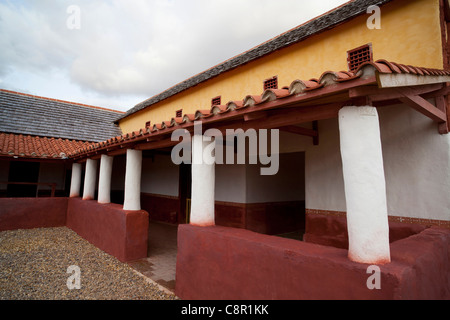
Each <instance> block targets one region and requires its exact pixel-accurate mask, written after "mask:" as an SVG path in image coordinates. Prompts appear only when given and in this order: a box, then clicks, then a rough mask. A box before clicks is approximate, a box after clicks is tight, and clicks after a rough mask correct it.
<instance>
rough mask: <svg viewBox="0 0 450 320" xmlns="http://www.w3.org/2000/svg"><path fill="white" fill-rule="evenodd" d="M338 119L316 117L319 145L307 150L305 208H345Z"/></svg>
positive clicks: (336, 209)
mask: <svg viewBox="0 0 450 320" xmlns="http://www.w3.org/2000/svg"><path fill="white" fill-rule="evenodd" d="M339 144H340V142H339V125H338V119H337V118H336V119H330V120H325V121H319V145H317V146H310V147H309V148H308V149H307V150H306V159H305V184H306V187H305V195H306V199H305V203H306V208H308V209H320V210H334V211H345V210H346V205H345V193H344V177H343V174H342V160H341V153H340V147H339Z"/></svg>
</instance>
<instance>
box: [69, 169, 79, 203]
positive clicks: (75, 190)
mask: <svg viewBox="0 0 450 320" xmlns="http://www.w3.org/2000/svg"><path fill="white" fill-rule="evenodd" d="M80 189H81V163H73V164H72V179H71V181H70V197H71V198H75V197H79V196H80Z"/></svg>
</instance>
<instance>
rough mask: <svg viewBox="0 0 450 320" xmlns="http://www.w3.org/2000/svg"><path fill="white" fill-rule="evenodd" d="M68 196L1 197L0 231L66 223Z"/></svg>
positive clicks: (56, 225) (55, 225) (47, 226)
mask: <svg viewBox="0 0 450 320" xmlns="http://www.w3.org/2000/svg"><path fill="white" fill-rule="evenodd" d="M67 200H68V199H67V198H1V199H0V231H5V230H15V229H32V228H50V227H62V226H65V225H66V212H67Z"/></svg>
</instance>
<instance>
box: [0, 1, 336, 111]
mask: <svg viewBox="0 0 450 320" xmlns="http://www.w3.org/2000/svg"><path fill="white" fill-rule="evenodd" d="M343 2H345V1H344V0H330V1H314V2H311V1H303V0H280V1H273V0H150V1H149V0H133V1H130V0H111V1H90V0H78V1H77V0H64V1H61V0H60V1H54V0H39V1H31V0H30V1H4V2H1V3H0V47H1V48H2V50H0V80H1V81H2V82H0V83H2V86H3V85H9V86H10V87H15V88H19V87H21V83H20V81H21V80H20V79H21V78H20V77H21V76H22V77H23V76H26V75H27V74H28V75H30V77H29V78H32V79H36V82H41V81H47V82H48V83H49V84H54V83H56V82H59V84H60V85H59V86H58V87H61V86H62V84H61V83H64V84H65V85H67V86H71V89H66V90H59V92H66V94H67V92H73V95H74V97H75V98H79V99H78V100H80V99H81V100H82V101H79V102H83V103H90V102H89V101H86V99H91V100H92V101H103V102H104V103H106V104H107V105H104V106H108V105H110V106H111V107H115V106H117V105H122V104H121V102H122V101H123V102H125V103H130V102H129V101H136V99H145V98H148V97H150V96H152V95H154V94H157V93H159V92H161V91H163V90H165V89H167V88H168V87H170V86H172V85H174V84H176V83H178V82H180V81H183V80H184V79H186V78H188V77H190V76H192V75H195V74H197V73H199V72H202V71H204V70H206V69H207V68H209V67H211V66H213V65H215V64H217V63H220V62H222V61H224V60H226V59H228V58H231V57H232V56H234V55H237V54H239V53H241V52H243V51H246V50H248V49H250V48H252V47H253V46H255V45H258V44H260V43H262V42H264V41H266V40H269V39H270V38H272V37H274V36H276V35H278V34H280V33H283V32H285V31H287V30H288V29H291V28H293V27H295V26H297V25H299V24H301V23H303V22H305V21H306V20H309V19H311V18H313V17H315V16H317V15H319V14H322V13H323V12H325V11H326V10H329V9H331V8H333V7H336V6H338V5H340V4H342V3H343ZM69 5H77V6H79V7H80V9H81V29H79V30H70V29H68V28H67V26H66V20H67V19H68V17H69V14H68V13H67V12H66V10H67V7H68V6H69ZM55 72H57V73H58V76H56V75H55ZM14 73H15V75H14ZM31 75H32V76H31ZM64 77H66V78H67V80H66V81H62V80H61V79H62V78H64ZM22 84H23V89H22V90H21V91H32V92H34V91H35V90H36V89H35V88H38V87H42V86H43V84H42V83H39V84H35V88H33V82H31V81H29V80H28V81H25V80H24V79H23V80H22ZM50 90H51V86H50V89H48V93H49V94H48V95H49V96H52V97H56V96H55V95H56V94H60V93H58V92H54V93H53V94H52V92H51V91H50ZM36 94H40V95H43V94H42V93H39V92H36ZM94 97H95V98H94ZM58 98H64V97H58ZM69 98H70V97H66V98H65V99H69ZM108 99H109V100H108ZM121 99H127V100H121ZM72 100H73V99H72ZM108 101H109V102H108ZM138 101H140V100H138ZM138 101H136V103H137V102H138ZM131 107H133V105H126V106H124V107H121V108H122V109H129V108H131Z"/></svg>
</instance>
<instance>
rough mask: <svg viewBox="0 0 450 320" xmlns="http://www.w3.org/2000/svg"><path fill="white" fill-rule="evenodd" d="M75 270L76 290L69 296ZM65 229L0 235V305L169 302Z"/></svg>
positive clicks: (167, 297) (153, 287)
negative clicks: (76, 269)
mask: <svg viewBox="0 0 450 320" xmlns="http://www.w3.org/2000/svg"><path fill="white" fill-rule="evenodd" d="M70 266H78V267H79V271H80V285H81V288H80V289H72V290H70V289H69V287H68V284H67V283H68V280H69V284H70V283H72V284H74V283H75V282H73V281H70V280H71V279H73V278H74V276H75V272H74V271H71V272H69V273H68V272H67V271H68V268H69V267H70ZM174 299H176V297H175V296H174V295H170V294H167V293H166V292H164V291H161V290H159V288H158V287H157V286H156V285H154V284H151V283H148V282H147V281H146V279H144V278H143V277H141V276H140V275H138V274H136V273H135V272H134V271H133V269H132V268H131V267H130V266H128V265H127V264H126V263H122V262H120V261H119V260H117V259H116V258H114V257H112V256H110V255H108V254H106V253H105V252H103V251H101V250H100V249H98V248H96V247H95V246H93V245H92V244H90V243H89V242H87V241H86V240H84V239H83V238H81V237H80V236H78V235H77V234H76V233H75V232H73V231H72V230H70V229H69V228H66V227H61V228H45V229H31V230H13V231H3V232H0V300H174Z"/></svg>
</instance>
